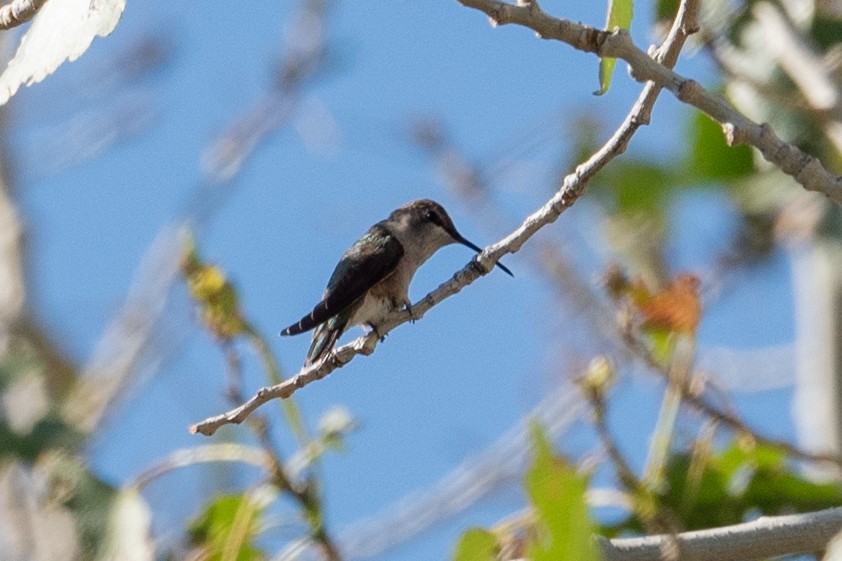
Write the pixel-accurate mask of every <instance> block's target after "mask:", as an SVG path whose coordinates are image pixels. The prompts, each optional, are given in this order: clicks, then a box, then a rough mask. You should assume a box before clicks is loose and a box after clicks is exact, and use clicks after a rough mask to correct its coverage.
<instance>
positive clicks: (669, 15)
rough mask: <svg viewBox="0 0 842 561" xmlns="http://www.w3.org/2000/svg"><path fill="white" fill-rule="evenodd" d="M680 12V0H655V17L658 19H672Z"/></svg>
mask: <svg viewBox="0 0 842 561" xmlns="http://www.w3.org/2000/svg"><path fill="white" fill-rule="evenodd" d="M676 13H678V0H657V1H656V2H655V19H657V20H658V21H672V20H673V18H675V14H676Z"/></svg>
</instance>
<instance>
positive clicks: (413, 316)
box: [403, 300, 421, 323]
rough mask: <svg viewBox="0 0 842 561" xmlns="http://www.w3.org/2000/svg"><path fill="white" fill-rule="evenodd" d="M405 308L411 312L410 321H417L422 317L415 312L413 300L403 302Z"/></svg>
mask: <svg viewBox="0 0 842 561" xmlns="http://www.w3.org/2000/svg"><path fill="white" fill-rule="evenodd" d="M403 309H404V310H405V311H406V312H407V313H408V314H409V323H415V322H416V321H418V320H419V319H421V316H420V315H416V314H415V312H414V311H413V310H412V302H410V301H409V300H407V301H406V302H404V303H403Z"/></svg>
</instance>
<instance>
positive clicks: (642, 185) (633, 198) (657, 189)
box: [598, 158, 679, 217]
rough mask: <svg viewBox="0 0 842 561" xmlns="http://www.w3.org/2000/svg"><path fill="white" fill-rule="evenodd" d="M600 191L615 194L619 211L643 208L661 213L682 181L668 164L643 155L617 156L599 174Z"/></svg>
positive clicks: (644, 211)
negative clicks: (617, 157)
mask: <svg viewBox="0 0 842 561" xmlns="http://www.w3.org/2000/svg"><path fill="white" fill-rule="evenodd" d="M598 177H599V184H600V185H601V186H605V187H604V188H603V189H600V190H599V193H601V194H604V193H608V194H610V196H611V197H612V200H611V206H613V207H614V208H615V210H617V211H618V212H622V213H626V214H632V213H638V212H643V213H646V214H647V215H648V216H650V217H651V216H659V215H661V214H662V213H663V212H664V210H665V209H664V206H665V201H666V200H667V198H668V197H669V196H670V195H671V194H672V192H673V191H674V189H676V188H677V187H678V184H679V182H678V181H677V179H676V178H675V176H674V175H673V173H672V171H671V170H670V169H669V168H667V167H662V166H659V165H657V164H653V163H650V162H646V161H644V160H640V159H631V158H629V159H618V160H614V161H613V162H611V164H609V165H608V166H607V167H606V168H605V169H604V170H603V171H602V172H600V174H599V176H598Z"/></svg>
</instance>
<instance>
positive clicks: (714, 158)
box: [685, 111, 754, 181]
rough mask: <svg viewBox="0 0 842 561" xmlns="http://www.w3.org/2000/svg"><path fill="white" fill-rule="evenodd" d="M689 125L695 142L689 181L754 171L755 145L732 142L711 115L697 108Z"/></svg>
mask: <svg viewBox="0 0 842 561" xmlns="http://www.w3.org/2000/svg"><path fill="white" fill-rule="evenodd" d="M689 126H690V137H691V146H690V154H689V156H688V159H687V164H686V166H685V167H686V168H687V170H686V173H685V181H688V180H689V181H725V180H730V179H737V178H740V177H744V176H746V175H748V174H750V173H752V172H753V171H754V158H753V156H752V153H751V148H750V147H749V146H746V145H740V146H734V147H733V148H732V147H730V146H728V144H726V143H725V135H724V134H723V133H722V129H721V128H720V126H719V125H718V124H717V123H716V122H714V121H713V120H711V119H710V118H709V117H707V116H706V115H704V114H702V113H701V112H698V111H695V112H693V116H692V119H691V121H690V124H689Z"/></svg>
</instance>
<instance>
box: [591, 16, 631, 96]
mask: <svg viewBox="0 0 842 561" xmlns="http://www.w3.org/2000/svg"><path fill="white" fill-rule="evenodd" d="M632 12H633V5H632V0H608V17H607V18H606V22H605V29H606V30H608V31H614V29H616V28H620V29H625V30H626V31H628V29H629V27H631V21H632ZM616 63H617V59H615V58H611V57H602V58H601V59H600V61H599V90H597V91H595V92H594V94H595V95H602V94H604V93H605V92H607V91H608V87H609V86H610V85H611V76H612V75H613V74H614V66H615V65H616Z"/></svg>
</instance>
